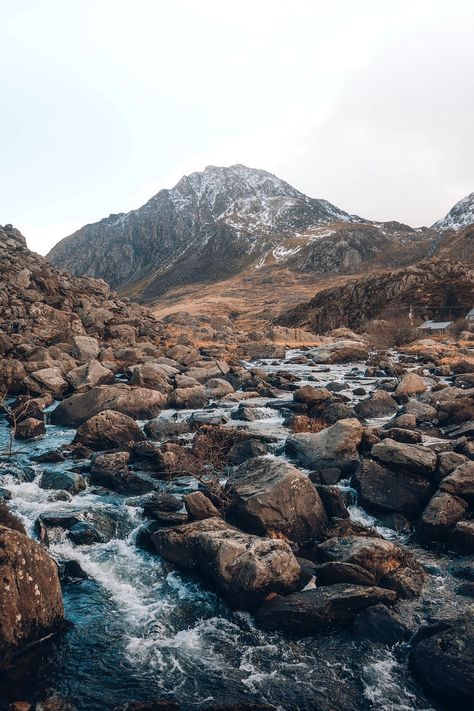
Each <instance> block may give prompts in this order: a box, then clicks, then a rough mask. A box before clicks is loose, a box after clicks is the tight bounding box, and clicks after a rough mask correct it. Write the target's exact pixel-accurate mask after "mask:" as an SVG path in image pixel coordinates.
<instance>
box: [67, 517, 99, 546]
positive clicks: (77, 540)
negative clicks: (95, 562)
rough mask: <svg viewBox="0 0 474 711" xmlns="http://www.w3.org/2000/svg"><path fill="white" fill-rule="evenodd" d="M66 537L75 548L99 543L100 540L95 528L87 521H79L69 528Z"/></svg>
mask: <svg viewBox="0 0 474 711" xmlns="http://www.w3.org/2000/svg"><path fill="white" fill-rule="evenodd" d="M67 537H68V538H69V540H71V541H72V542H73V543H74V544H75V545H76V546H90V545H91V544H92V543H99V542H100V540H101V537H100V534H99V532H98V530H97V529H96V527H95V526H94V525H93V524H92V523H89V522H88V521H80V522H79V523H75V524H74V526H71V528H70V529H69V531H68V534H67Z"/></svg>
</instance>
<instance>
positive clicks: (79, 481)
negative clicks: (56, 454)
mask: <svg viewBox="0 0 474 711" xmlns="http://www.w3.org/2000/svg"><path fill="white" fill-rule="evenodd" d="M40 487H41V488H42V489H62V490H63V491H68V492H69V493H70V494H78V493H79V492H80V491H84V489H85V488H86V482H85V481H84V478H83V477H82V476H81V475H80V474H77V473H76V472H64V471H54V470H48V471H45V472H43V474H42V476H41V480H40Z"/></svg>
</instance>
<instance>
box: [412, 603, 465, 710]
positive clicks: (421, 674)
mask: <svg viewBox="0 0 474 711" xmlns="http://www.w3.org/2000/svg"><path fill="white" fill-rule="evenodd" d="M473 656H474V615H473V613H472V612H470V613H467V614H465V615H463V616H462V617H459V618H457V619H456V620H453V621H452V622H447V623H445V624H441V625H438V626H434V629H433V630H432V633H431V634H429V636H426V637H425V638H424V639H421V640H420V641H419V642H418V643H417V644H415V645H414V647H413V649H412V650H411V652H410V656H409V665H410V669H411V671H412V672H413V674H414V675H415V677H416V678H417V679H418V680H419V681H420V683H421V684H422V685H423V686H424V687H425V688H426V689H427V690H428V691H429V692H430V693H431V694H432V695H433V696H434V697H435V698H436V699H439V700H441V701H443V703H444V704H446V703H449V704H450V708H453V709H462V708H466V709H467V708H470V704H471V705H472V700H473V698H474V665H473V664H472V659H473Z"/></svg>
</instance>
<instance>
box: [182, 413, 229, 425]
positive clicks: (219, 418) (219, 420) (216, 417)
mask: <svg viewBox="0 0 474 711" xmlns="http://www.w3.org/2000/svg"><path fill="white" fill-rule="evenodd" d="M228 421H229V416H228V415H227V414H226V413H220V412H213V411H212V410H201V411H200V412H193V414H192V415H191V417H190V418H189V424H190V425H192V426H193V427H201V426H202V425H217V426H219V425H225V424H226V423H227V422H228Z"/></svg>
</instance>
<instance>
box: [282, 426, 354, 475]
mask: <svg viewBox="0 0 474 711" xmlns="http://www.w3.org/2000/svg"><path fill="white" fill-rule="evenodd" d="M362 431H363V428H362V425H361V423H360V422H359V420H357V419H355V418H351V419H347V420H339V422H336V424H334V425H332V426H331V427H327V428H326V429H324V430H321V432H316V433H312V432H303V433H301V434H294V435H291V436H290V437H288V439H287V440H286V452H287V454H288V455H289V456H290V457H292V458H294V459H295V460H296V462H297V463H298V464H300V465H301V466H304V467H308V468H310V469H316V468H321V467H336V468H339V469H340V470H341V472H342V473H349V472H351V471H352V470H353V469H354V467H355V465H356V464H357V462H358V450H357V448H358V446H359V444H360V441H361V438H362Z"/></svg>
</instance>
